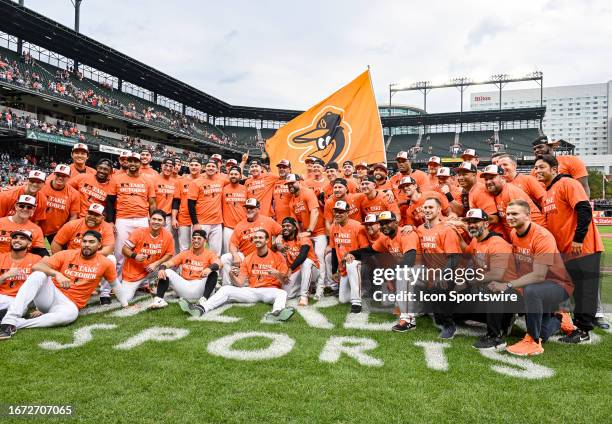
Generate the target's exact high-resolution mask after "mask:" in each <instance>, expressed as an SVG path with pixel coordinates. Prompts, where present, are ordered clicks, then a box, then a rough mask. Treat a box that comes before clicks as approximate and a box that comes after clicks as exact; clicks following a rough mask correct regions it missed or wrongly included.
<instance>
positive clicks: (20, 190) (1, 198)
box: [0, 186, 47, 223]
mask: <svg viewBox="0 0 612 424" xmlns="http://www.w3.org/2000/svg"><path fill="white" fill-rule="evenodd" d="M22 194H25V186H19V187H16V188H13V189H11V190H7V191H3V192H2V193H0V216H10V215H15V203H17V200H19V196H21V195H22ZM34 197H36V208H35V209H34V215H32V218H30V219H31V220H32V222H36V223H39V222H41V221H43V220H45V219H46V218H47V197H46V196H45V195H44V194H43V191H42V189H41V190H40V191H39V192H38V193H36V196H34Z"/></svg>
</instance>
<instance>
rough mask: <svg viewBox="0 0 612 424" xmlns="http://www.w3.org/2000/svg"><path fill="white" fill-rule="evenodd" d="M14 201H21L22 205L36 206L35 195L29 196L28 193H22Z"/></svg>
mask: <svg viewBox="0 0 612 424" xmlns="http://www.w3.org/2000/svg"><path fill="white" fill-rule="evenodd" d="M15 203H22V204H24V205H31V206H36V197H34V196H30V195H28V194H22V195H21V196H19V198H18V199H17V201H16V202H15Z"/></svg>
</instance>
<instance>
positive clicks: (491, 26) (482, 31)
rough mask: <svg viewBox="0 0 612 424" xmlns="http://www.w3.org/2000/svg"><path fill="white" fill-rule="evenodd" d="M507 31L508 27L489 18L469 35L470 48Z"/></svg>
mask: <svg viewBox="0 0 612 424" xmlns="http://www.w3.org/2000/svg"><path fill="white" fill-rule="evenodd" d="M506 29H508V27H507V26H506V25H504V24H503V23H501V22H499V21H498V20H497V19H496V18H493V17H487V18H485V19H484V20H482V21H481V22H480V24H479V25H478V26H477V27H476V28H475V29H474V30H472V31H471V32H470V33H469V34H468V42H469V44H470V46H474V45H478V44H480V43H481V42H482V40H483V39H485V38H486V37H494V36H495V35H497V34H498V33H500V32H502V31H504V30H506Z"/></svg>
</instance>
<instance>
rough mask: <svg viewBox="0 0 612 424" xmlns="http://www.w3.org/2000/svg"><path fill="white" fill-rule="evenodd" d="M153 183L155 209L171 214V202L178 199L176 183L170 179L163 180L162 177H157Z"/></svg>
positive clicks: (178, 190) (178, 189)
mask: <svg viewBox="0 0 612 424" xmlns="http://www.w3.org/2000/svg"><path fill="white" fill-rule="evenodd" d="M153 182H154V184H155V201H156V203H157V209H161V210H162V211H164V212H166V213H167V214H170V213H171V212H172V200H174V199H179V198H180V194H179V192H180V188H179V183H178V181H176V179H174V178H172V177H170V178H165V177H163V176H162V175H157V176H156V177H155V178H154V179H153Z"/></svg>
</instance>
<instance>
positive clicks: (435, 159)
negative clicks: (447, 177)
mask: <svg viewBox="0 0 612 424" xmlns="http://www.w3.org/2000/svg"><path fill="white" fill-rule="evenodd" d="M430 163H436V164H438V165H440V164H441V163H442V159H440V157H439V156H432V157H430V158H429V160H428V161H427V164H430Z"/></svg>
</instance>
